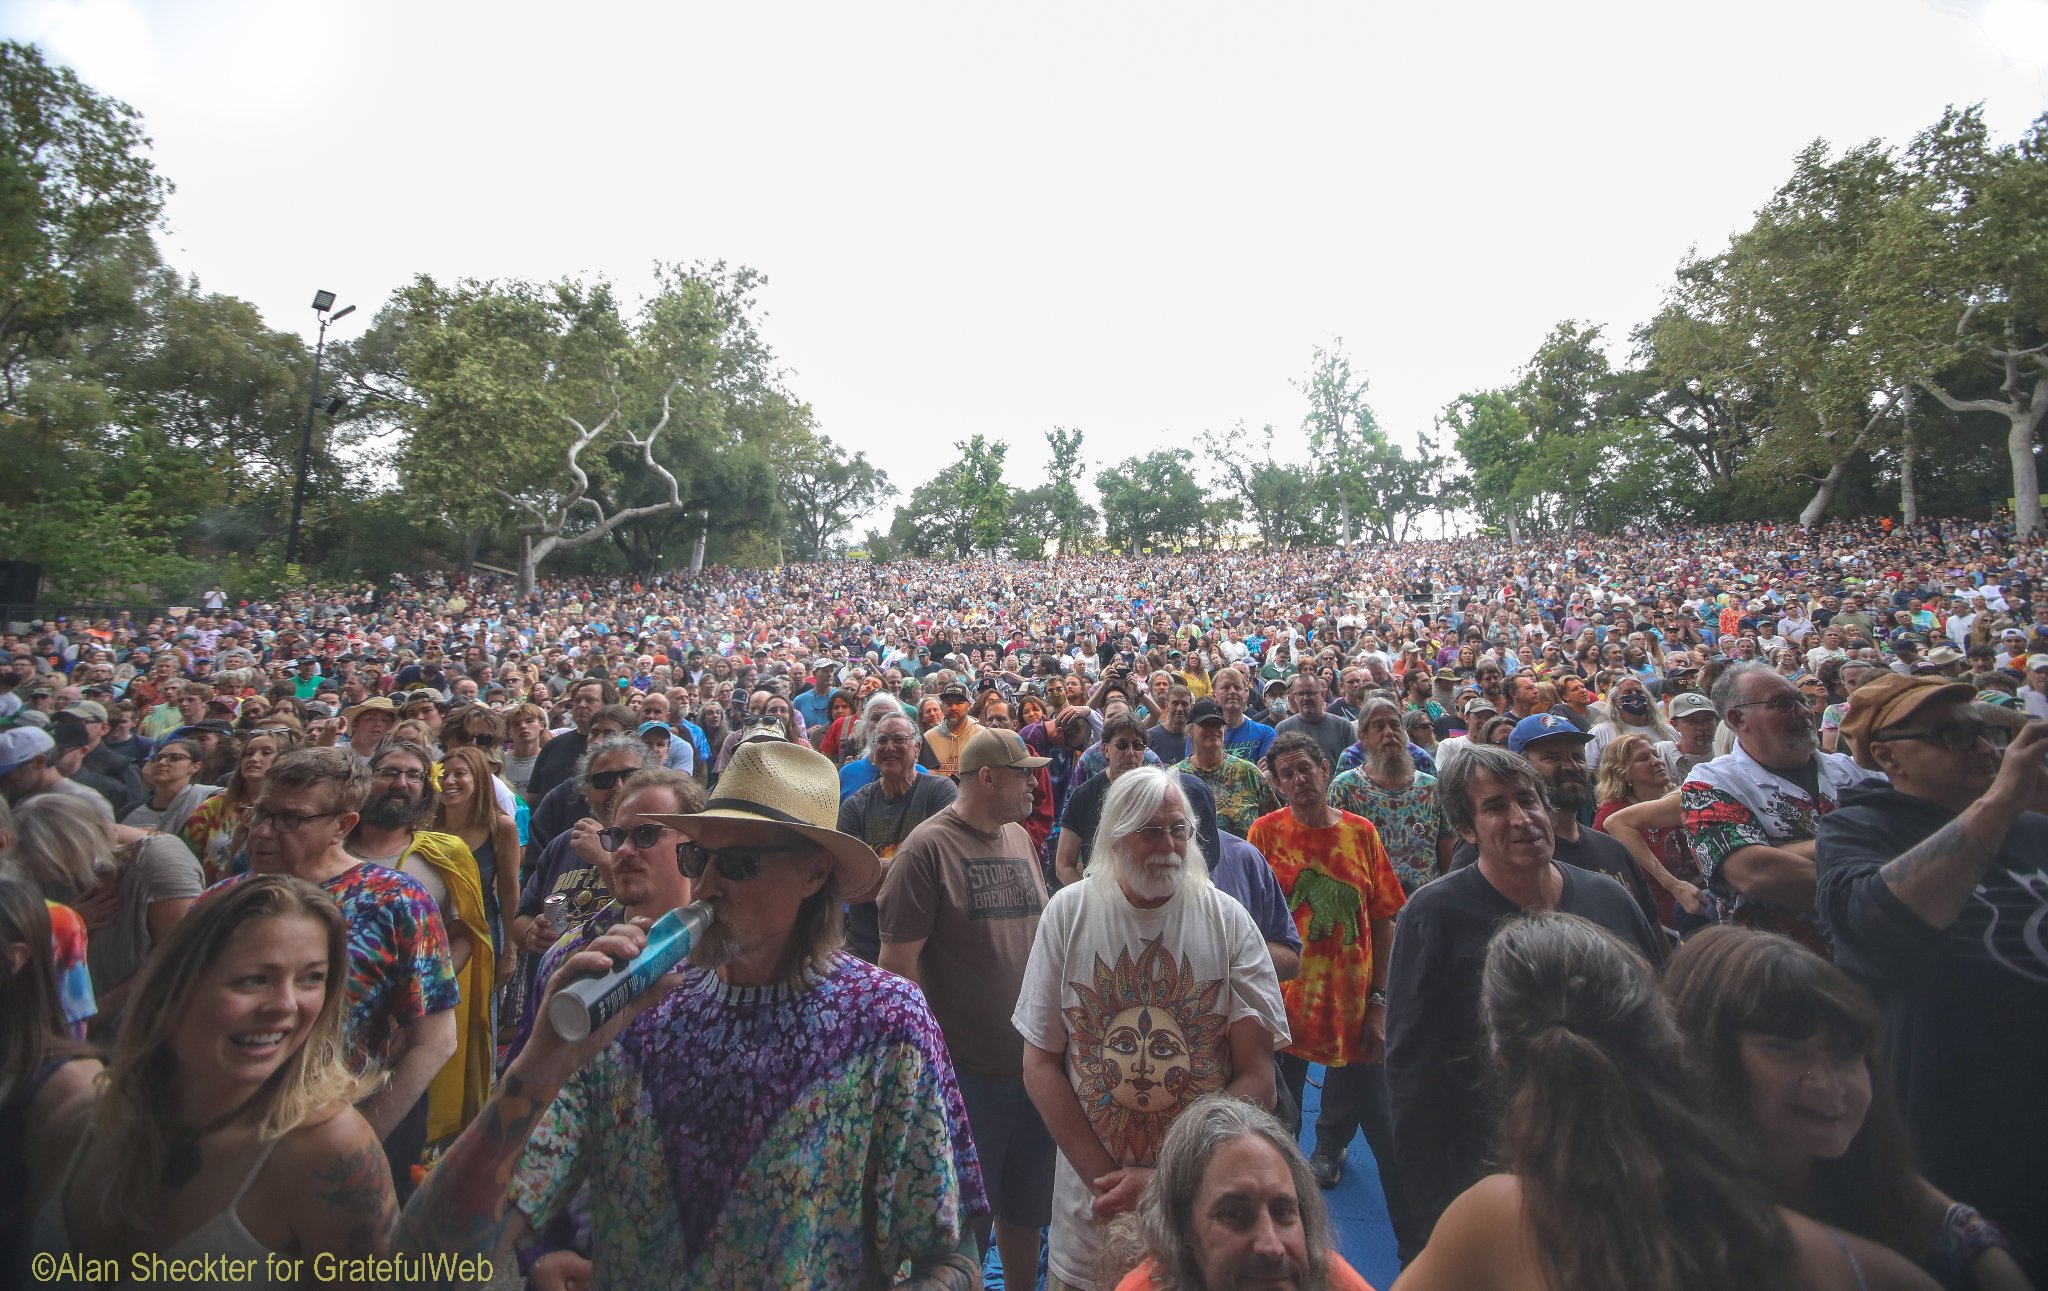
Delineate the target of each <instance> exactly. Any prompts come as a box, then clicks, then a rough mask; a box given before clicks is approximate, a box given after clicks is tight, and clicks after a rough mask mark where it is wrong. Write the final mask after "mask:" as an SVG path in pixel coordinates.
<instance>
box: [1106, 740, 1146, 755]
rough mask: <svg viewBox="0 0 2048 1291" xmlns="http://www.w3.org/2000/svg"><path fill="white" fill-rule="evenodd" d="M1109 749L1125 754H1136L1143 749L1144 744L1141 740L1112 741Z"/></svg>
mask: <svg viewBox="0 0 2048 1291" xmlns="http://www.w3.org/2000/svg"><path fill="white" fill-rule="evenodd" d="M1109 747H1111V748H1113V749H1122V750H1123V751H1124V752H1126V753H1136V752H1137V751H1138V750H1140V749H1142V748H1144V747H1145V742H1144V741H1143V740H1112V741H1111V742H1110V745H1109Z"/></svg>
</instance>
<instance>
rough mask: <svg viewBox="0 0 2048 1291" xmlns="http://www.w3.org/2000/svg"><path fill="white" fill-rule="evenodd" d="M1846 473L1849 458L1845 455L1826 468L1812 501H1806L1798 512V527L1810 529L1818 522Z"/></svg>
mask: <svg viewBox="0 0 2048 1291" xmlns="http://www.w3.org/2000/svg"><path fill="white" fill-rule="evenodd" d="M1848 473H1849V459H1848V458H1846V457H1844V458H1843V459H1842V460H1841V461H1839V462H1836V463H1835V464H1834V465H1833V466H1831V467H1829V468H1828V473H1827V475H1826V476H1825V477H1823V478H1822V480H1821V482H1820V487H1819V488H1817V489H1815V490H1814V491H1813V501H1811V502H1809V503H1807V504H1806V508H1805V509H1804V510H1803V511H1801V512H1800V513H1799V527H1800V528H1802V529H1811V528H1813V527H1814V526H1815V525H1817V524H1819V523H1820V520H1821V517H1822V516H1824V515H1826V514H1827V510H1828V503H1830V502H1833V501H1834V500H1835V490H1836V489H1838V488H1840V487H1841V484H1842V477H1843V476H1844V475H1847V474H1848Z"/></svg>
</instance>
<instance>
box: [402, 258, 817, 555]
mask: <svg viewBox="0 0 2048 1291" xmlns="http://www.w3.org/2000/svg"><path fill="white" fill-rule="evenodd" d="M759 281H760V279H759V278H758V276H757V275H755V274H753V273H752V272H751V271H748V270H744V269H742V270H738V271H734V272H730V273H728V272H727V271H726V269H725V267H724V266H723V265H712V266H698V267H694V268H688V269H685V268H682V267H679V266H659V267H657V273H656V290H655V293H654V295H653V296H651V297H650V298H649V299H648V300H646V301H645V302H643V303H642V305H641V306H640V308H639V310H638V311H637V312H636V313H635V314H634V315H632V316H631V317H630V318H629V317H627V316H626V315H625V314H624V313H623V312H622V311H621V310H620V308H619V306H618V304H617V302H616V300H615V299H614V297H613V295H612V292H611V289H610V287H609V285H607V284H605V283H603V282H602V281H600V282H597V283H594V284H583V283H577V282H561V283H556V284H553V285H552V286H550V287H545V288H543V287H538V286H534V285H531V284H526V283H516V282H515V283H505V284H500V283H492V282H474V281H472V282H465V283H462V284H459V285H457V286H456V287H454V288H442V287H441V286H439V285H438V284H436V283H435V282H434V281H433V280H432V279H429V278H424V277H423V278H421V279H419V280H417V281H416V282H415V283H414V284H413V285H412V286H411V287H409V288H407V289H406V290H405V291H404V292H403V293H401V297H402V308H403V310H404V317H405V325H404V328H403V333H404V335H403V339H402V340H400V341H399V342H398V344H397V347H396V351H395V365H396V367H397V368H398V370H400V371H401V372H402V373H403V377H402V380H396V381H392V382H389V383H388V384H389V385H391V386H393V387H400V388H402V389H403V390H404V391H407V392H409V394H410V398H409V400H408V399H398V398H393V399H392V400H391V401H390V402H389V405H388V409H387V410H388V411H389V412H390V413H391V414H392V415H394V416H395V417H397V418H398V419H399V421H400V423H401V424H402V426H403V428H404V429H403V438H402V442H401V444H400V446H399V448H398V450H397V452H396V454H395V460H396V465H397V468H398V473H399V477H400V480H401V483H402V485H403V487H404V488H405V489H406V491H407V492H408V494H409V495H411V496H412V497H414V498H415V499H417V500H418V502H419V504H420V505H422V506H424V507H426V508H428V509H429V510H430V512H432V513H434V514H439V515H442V516H444V517H445V518H446V519H447V520H448V522H449V523H450V524H451V525H452V526H453V527H454V528H455V529H456V530H457V531H458V532H464V531H467V530H468V529H470V528H471V527H472V526H474V525H475V524H476V523H478V522H479V520H482V519H485V518H488V517H489V515H490V513H491V512H492V511H493V509H496V510H505V509H509V510H510V511H511V512H512V513H513V514H514V516H515V524H514V532H515V533H516V535H517V539H518V542H519V555H518V561H519V568H520V576H521V583H522V586H530V585H531V583H532V580H533V578H534V577H535V571H536V570H537V568H538V567H539V565H540V564H541V563H542V562H543V561H545V560H547V559H548V558H549V557H551V556H553V555H556V554H558V553H562V554H566V553H569V552H574V551H577V550H579V549H582V548H585V547H588V546H589V545H591V544H592V543H595V542H598V541H600V540H602V539H605V538H606V537H607V536H610V535H614V534H619V531H621V530H625V529H632V530H633V531H634V532H637V533H638V534H640V535H641V538H642V542H641V543H640V544H639V545H637V546H636V545H634V544H632V543H629V542H627V541H626V539H625V535H624V534H620V536H619V537H616V538H614V539H613V541H614V542H615V543H617V544H619V545H620V546H621V549H622V550H623V551H625V552H626V554H627V555H628V556H629V558H630V559H635V560H636V562H644V561H652V560H656V559H659V558H660V557H661V556H662V555H663V553H662V551H661V550H660V547H662V546H663V545H665V543H666V541H669V540H673V539H675V538H678V537H680V536H682V534H683V533H684V532H688V530H684V531H681V532H679V531H677V530H675V529H674V528H673V526H674V525H677V524H684V523H687V518H688V517H691V516H695V517H696V524H695V525H694V526H691V528H692V529H695V530H696V531H697V532H700V533H701V532H703V531H706V530H712V529H717V528H720V527H723V528H725V529H727V530H738V529H742V528H746V527H748V526H760V525H764V524H765V525H767V526H769V527H770V530H771V531H772V529H773V527H774V526H777V525H779V524H780V523H781V522H782V517H781V515H780V512H779V507H778V506H777V504H776V501H775V497H774V474H773V471H772V469H771V467H770V466H769V463H768V454H769V453H770V451H771V450H772V449H773V448H775V447H778V446H786V445H787V444H788V443H789V442H790V441H791V440H792V438H793V437H794V436H795V435H796V433H797V432H798V431H799V430H800V429H801V426H800V421H801V419H800V418H799V417H798V415H797V406H796V405H795V404H794V403H793V401H792V400H790V399H789V398H788V396H787V395H786V394H785V393H784V392H783V391H782V390H781V388H780V386H779V384H778V382H777V379H776V377H775V375H774V371H773V368H772V366H771V357H772V356H770V355H769V354H768V351H767V349H766V347H765V346H763V345H762V344H761V343H760V341H759V337H758V334H757V333H756V331H755V329H754V325H753V321H752V316H751V312H752V292H753V290H754V288H755V287H756V286H757V285H758V283H759ZM662 526H667V527H662Z"/></svg>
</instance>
